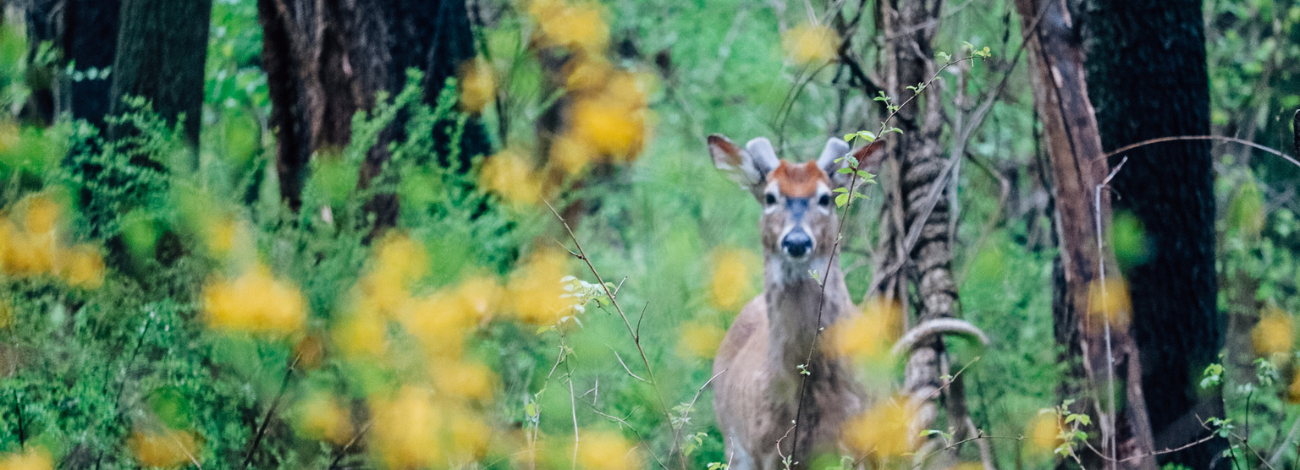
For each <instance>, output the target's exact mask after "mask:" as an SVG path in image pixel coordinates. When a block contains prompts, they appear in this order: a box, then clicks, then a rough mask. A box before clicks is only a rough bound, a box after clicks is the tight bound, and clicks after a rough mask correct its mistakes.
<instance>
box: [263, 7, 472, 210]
mask: <svg viewBox="0 0 1300 470" xmlns="http://www.w3.org/2000/svg"><path fill="white" fill-rule="evenodd" d="M318 8H319V9H318ZM258 14H259V17H260V19H261V22H262V28H263V31H264V33H263V34H264V40H263V67H264V69H265V70H266V72H267V78H268V81H269V83H270V93H271V102H272V113H271V127H272V128H274V129H276V137H277V138H276V142H277V143H276V145H277V149H276V162H277V165H276V167H277V173H278V175H279V178H280V196H281V198H282V199H283V200H284V201H285V202H286V203H287V204H288V205H289V207H290V208H292V209H294V210H298V209H299V208H300V207H301V205H302V188H303V183H304V182H305V180H306V177H307V175H306V169H307V165H308V163H309V161H310V159H311V157H312V155H313V154H315V153H317V152H320V151H330V150H332V149H337V148H340V147H343V146H345V145H347V144H348V142H349V141H350V140H351V123H352V116H353V115H354V114H355V113H356V112H357V111H363V110H368V109H371V107H373V106H374V104H375V98H376V94H377V93H378V92H379V91H389V92H394V93H395V92H397V91H399V90H401V88H402V86H403V85H404V84H405V83H406V69H408V68H416V69H419V70H421V71H423V72H424V73H425V81H424V83H423V85H424V87H425V101H426V102H427V103H430V104H433V103H435V102H436V100H437V98H438V94H439V92H440V91H441V90H442V87H443V83H444V82H445V81H446V79H447V77H450V76H454V75H455V73H456V68H457V66H458V65H459V64H461V63H462V62H464V61H465V60H468V59H470V58H473V57H474V48H473V36H472V33H471V29H470V23H469V16H468V14H467V13H466V9H465V4H464V2H463V1H456V0H445V1H438V2H434V4H432V5H431V4H429V2H424V1H417V0H359V1H356V2H334V1H326V2H319V1H309V0H260V1H259V2H258ZM399 121H400V119H399ZM450 124H451V123H448V124H447V125H450ZM468 127H469V128H467V129H466V131H465V136H464V139H463V140H462V142H461V147H460V150H461V152H460V154H459V156H460V159H461V160H462V162H465V163H466V165H464V166H465V167H467V166H468V162H469V159H470V158H471V157H472V156H473V155H481V154H483V153H486V152H487V147H488V145H487V137H486V133H485V132H483V129H482V127H481V125H480V124H479V123H477V122H476V121H474V120H471V124H470V125H469V126H468ZM403 128H404V126H403V123H401V122H397V123H394V124H393V125H392V126H391V127H390V129H389V131H388V132H385V133H384V135H383V136H381V138H380V142H379V144H378V145H376V146H375V148H373V149H371V151H370V153H369V154H368V156H367V160H366V165H365V167H364V168H363V169H362V184H368V182H369V179H370V178H373V177H374V176H376V175H377V174H378V173H379V169H380V168H381V167H382V166H383V164H384V163H385V162H386V161H387V159H388V153H387V151H386V150H385V147H386V146H387V143H388V142H391V141H392V140H393V139H397V138H401V137H402V136H401V135H400V133H401V131H402V129H403ZM449 135H450V132H447V129H446V126H439V130H438V134H437V135H436V136H435V138H436V140H437V141H438V142H439V143H440V144H441V145H440V150H441V151H440V152H439V154H440V155H443V156H446V155H448V154H449V153H450V152H448V151H447V147H446V143H447V142H448V140H449V139H450V138H449ZM443 163H446V162H445V161H444V162H443ZM369 209H370V210H371V211H372V212H374V213H375V214H376V217H377V224H378V225H379V226H380V227H383V226H390V225H392V224H393V223H394V222H395V221H396V215H397V201H396V198H395V197H394V196H393V195H380V197H378V198H376V200H375V201H372V202H371V204H370V205H369Z"/></svg>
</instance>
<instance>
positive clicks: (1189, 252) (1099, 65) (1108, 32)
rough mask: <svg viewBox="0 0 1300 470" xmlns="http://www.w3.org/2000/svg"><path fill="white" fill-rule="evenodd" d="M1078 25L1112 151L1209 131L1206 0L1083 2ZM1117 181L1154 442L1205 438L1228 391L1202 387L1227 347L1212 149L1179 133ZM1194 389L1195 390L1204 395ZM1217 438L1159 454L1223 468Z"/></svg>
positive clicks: (1136, 158)
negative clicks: (1136, 232)
mask: <svg viewBox="0 0 1300 470" xmlns="http://www.w3.org/2000/svg"><path fill="white" fill-rule="evenodd" d="M1085 7H1086V16H1085V18H1084V21H1083V29H1084V36H1085V39H1086V44H1087V50H1088V59H1087V71H1088V78H1089V80H1088V93H1089V95H1090V96H1092V100H1093V101H1092V102H1093V103H1094V104H1095V106H1096V115H1097V126H1098V129H1099V131H1100V133H1101V141H1102V145H1103V147H1105V148H1111V149H1113V148H1119V147H1121V146H1124V145H1128V144H1132V143H1136V142H1140V141H1143V140H1147V139H1152V138H1157V137H1168V136H1179V135H1205V134H1209V132H1210V91H1209V77H1208V74H1207V71H1206V62H1205V33H1204V20H1203V18H1202V10H1201V1H1200V0H1087V2H1086V3H1085ZM1121 157H1127V158H1128V162H1127V164H1125V166H1124V169H1123V170H1122V171H1120V172H1119V173H1118V174H1117V175H1116V176H1115V179H1114V181H1113V182H1112V183H1111V186H1112V187H1113V188H1114V190H1115V192H1116V194H1117V195H1118V197H1117V198H1116V199H1115V209H1116V210H1117V211H1130V212H1132V213H1133V214H1134V215H1135V216H1136V217H1137V218H1138V220H1140V221H1141V222H1142V225H1143V226H1144V227H1145V233H1146V237H1147V241H1148V247H1149V251H1148V255H1147V257H1146V259H1145V261H1144V262H1141V263H1140V264H1137V265H1135V266H1132V267H1131V268H1129V269H1128V270H1127V272H1125V276H1126V277H1127V278H1128V279H1129V282H1130V284H1129V285H1130V292H1131V295H1132V299H1133V315H1134V323H1133V327H1134V335H1135V337H1136V339H1137V343H1138V347H1139V350H1140V351H1141V356H1142V359H1143V367H1142V370H1143V376H1142V387H1143V390H1144V392H1145V394H1146V395H1147V396H1149V397H1159V399H1157V400H1152V402H1151V403H1149V404H1148V408H1149V410H1150V417H1151V426H1152V430H1153V431H1154V433H1155V437H1156V439H1155V444H1156V448H1173V447H1178V446H1181V445H1184V444H1186V443H1189V442H1192V441H1194V440H1196V439H1199V438H1201V437H1203V436H1205V435H1208V433H1209V430H1207V429H1205V428H1204V427H1203V426H1201V423H1202V422H1204V421H1205V419H1207V418H1209V417H1211V416H1217V417H1220V418H1221V417H1223V398H1222V397H1221V396H1217V395H1213V394H1212V395H1211V396H1204V394H1201V393H1198V392H1199V390H1198V388H1199V387H1198V386H1197V383H1198V380H1197V378H1198V377H1199V376H1200V373H1201V371H1202V370H1203V369H1204V368H1205V366H1206V365H1208V364H1210V363H1212V362H1215V361H1216V355H1217V354H1218V352H1219V348H1220V347H1221V346H1222V343H1223V332H1222V328H1221V326H1220V317H1219V315H1218V310H1217V304H1216V297H1217V285H1216V284H1217V278H1216V275H1215V265H1214V249H1215V243H1214V237H1215V232H1214V214H1215V211H1214V190H1213V186H1212V183H1213V176H1214V175H1213V169H1212V168H1211V158H1210V145H1209V143H1208V142H1205V141H1179V142H1169V143H1161V144H1155V145H1150V146H1145V147H1140V148H1138V149H1134V150H1132V151H1128V152H1125V153H1124V154H1123V155H1117V156H1115V157H1114V158H1113V159H1112V161H1111V164H1112V165H1113V164H1117V163H1118V161H1119V158H1121ZM1198 397H1199V398H1198ZM1226 445H1227V441H1226V440H1222V439H1218V440H1214V441H1211V442H1208V443H1206V444H1203V445H1198V446H1195V447H1192V448H1190V449H1187V450H1184V451H1181V452H1176V453H1171V454H1164V455H1161V456H1160V458H1159V460H1160V463H1161V464H1164V463H1171V462H1176V463H1180V464H1183V465H1186V466H1189V467H1191V468H1206V469H1208V468H1215V467H1214V466H1213V465H1212V462H1214V461H1217V462H1219V463H1218V466H1219V467H1222V468H1226V466H1227V465H1228V462H1227V461H1226V460H1223V459H1221V458H1219V459H1216V456H1218V455H1219V454H1220V452H1221V451H1222V450H1223V449H1224V448H1226Z"/></svg>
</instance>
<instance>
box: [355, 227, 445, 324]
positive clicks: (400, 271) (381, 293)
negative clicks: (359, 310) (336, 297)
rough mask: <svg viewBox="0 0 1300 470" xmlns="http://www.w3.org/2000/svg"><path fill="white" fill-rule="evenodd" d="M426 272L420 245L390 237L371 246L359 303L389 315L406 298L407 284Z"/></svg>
mask: <svg viewBox="0 0 1300 470" xmlns="http://www.w3.org/2000/svg"><path fill="white" fill-rule="evenodd" d="M428 273H429V257H428V252H427V251H425V249H424V246H423V245H421V244H420V243H418V242H416V241H415V240H412V239H410V238H409V237H407V236H405V235H395V234H390V235H388V236H386V237H384V239H383V240H382V241H380V242H379V245H378V246H377V247H375V252H374V254H373V255H372V258H371V261H370V269H369V271H368V272H367V273H366V275H365V276H363V277H362V278H361V280H360V281H359V283H358V285H359V286H360V287H361V293H362V300H361V302H363V303H367V304H369V305H367V307H371V308H374V309H375V311H376V312H378V313H380V314H383V315H389V316H391V315H393V314H394V313H395V312H396V310H397V307H398V306H400V305H402V304H403V303H405V302H406V301H407V300H408V299H409V297H410V294H409V289H410V286H411V283H413V282H415V281H416V280H418V279H420V278H422V277H424V276H425V275H427V274H428Z"/></svg>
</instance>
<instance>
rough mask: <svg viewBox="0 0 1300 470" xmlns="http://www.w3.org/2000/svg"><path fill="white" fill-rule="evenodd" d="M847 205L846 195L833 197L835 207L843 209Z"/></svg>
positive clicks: (847, 196)
mask: <svg viewBox="0 0 1300 470" xmlns="http://www.w3.org/2000/svg"><path fill="white" fill-rule="evenodd" d="M848 203H849V195H848V194H841V195H839V196H835V207H844V205H845V204H848Z"/></svg>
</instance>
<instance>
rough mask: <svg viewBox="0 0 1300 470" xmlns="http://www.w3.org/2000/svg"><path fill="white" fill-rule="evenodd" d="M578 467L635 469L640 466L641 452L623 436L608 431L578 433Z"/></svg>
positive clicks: (590, 469)
mask: <svg viewBox="0 0 1300 470" xmlns="http://www.w3.org/2000/svg"><path fill="white" fill-rule="evenodd" d="M579 435H580V436H581V441H580V442H579V443H578V444H577V445H578V452H577V454H578V461H577V464H578V468H582V469H586V470H635V469H640V468H642V458H641V453H640V452H639V451H638V450H637V448H636V446H633V445H632V443H630V442H628V441H627V439H624V438H623V436H621V435H619V434H617V433H613V432H608V431H587V432H584V433H580V434H579Z"/></svg>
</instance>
